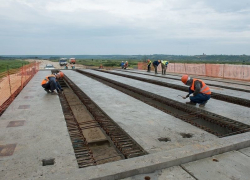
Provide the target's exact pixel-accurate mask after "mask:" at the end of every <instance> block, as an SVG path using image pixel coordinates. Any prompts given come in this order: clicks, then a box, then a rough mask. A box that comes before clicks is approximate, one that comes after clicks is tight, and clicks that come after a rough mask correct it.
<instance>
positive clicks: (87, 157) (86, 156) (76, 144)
mask: <svg viewBox="0 0 250 180" xmlns="http://www.w3.org/2000/svg"><path fill="white" fill-rule="evenodd" d="M59 99H60V102H61V105H62V110H63V114H64V117H65V120H66V123H67V128H68V131H69V135H70V139H71V142H72V145H73V148H74V152H75V156H76V160H77V163H78V167H79V168H84V167H87V166H93V165H96V161H95V159H94V157H93V153H92V151H91V150H90V149H89V147H88V143H87V141H86V139H85V138H84V136H83V133H82V130H81V128H80V126H79V124H78V122H77V121H76V119H75V117H74V115H73V113H72V110H71V108H70V106H69V103H68V102H67V99H66V97H65V95H64V94H63V93H60V94H59Z"/></svg>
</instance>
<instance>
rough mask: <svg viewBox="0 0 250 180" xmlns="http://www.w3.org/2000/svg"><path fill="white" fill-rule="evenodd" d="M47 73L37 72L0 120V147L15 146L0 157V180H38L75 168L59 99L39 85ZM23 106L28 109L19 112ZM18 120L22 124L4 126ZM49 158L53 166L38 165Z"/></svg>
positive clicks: (73, 155)
mask: <svg viewBox="0 0 250 180" xmlns="http://www.w3.org/2000/svg"><path fill="white" fill-rule="evenodd" d="M48 74H50V72H49V71H42V72H38V73H37V74H36V75H35V76H34V78H33V79H32V80H31V81H30V82H29V83H28V85H27V86H26V87H25V88H24V89H23V90H22V92H21V93H20V94H19V95H18V96H17V98H16V99H15V100H14V101H13V102H12V103H11V105H10V106H9V107H8V109H7V110H6V111H5V112H4V114H3V115H2V116H1V117H0V144H1V145H5V144H17V145H16V148H15V151H14V154H13V155H12V156H2V157H0V164H1V165H0V179H3V180H7V179H8V180H11V179H38V178H41V177H44V176H46V174H54V173H61V172H65V171H69V170H70V169H76V168H77V167H78V165H77V162H76V159H75V154H74V151H73V148H72V144H71V141H70V139H69V135H68V131H67V127H66V123H65V120H64V116H63V113H62V108H61V105H60V102H59V98H58V96H55V95H50V94H47V93H46V92H45V91H44V90H43V88H42V87H41V85H40V84H41V81H42V79H43V78H44V77H45V76H47V75H48ZM27 96H29V97H30V98H27ZM23 105H26V106H27V105H28V106H30V108H28V109H19V108H20V107H22V106H23ZM23 107H24V106H23ZM18 120H24V121H25V123H24V125H23V126H19V127H8V128H7V127H6V126H7V125H8V123H9V122H10V121H18ZM49 158H54V159H55V164H54V165H53V166H42V160H43V159H49Z"/></svg>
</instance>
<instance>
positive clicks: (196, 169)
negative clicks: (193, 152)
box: [183, 151, 250, 180]
mask: <svg viewBox="0 0 250 180" xmlns="http://www.w3.org/2000/svg"><path fill="white" fill-rule="evenodd" d="M183 167H185V169H186V170H188V171H189V172H190V173H192V174H193V175H194V176H195V177H196V178H197V179H201V180H211V179H223V180H224V179H225V180H227V179H228V180H236V179H240V180H249V177H250V171H249V169H250V157H248V156H246V155H244V154H242V153H240V152H237V151H234V152H228V153H224V154H221V155H217V156H213V157H211V158H206V159H202V160H198V161H194V162H190V163H187V164H183Z"/></svg>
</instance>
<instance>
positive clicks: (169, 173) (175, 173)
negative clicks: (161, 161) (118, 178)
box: [123, 166, 195, 180]
mask: <svg viewBox="0 0 250 180" xmlns="http://www.w3.org/2000/svg"><path fill="white" fill-rule="evenodd" d="M146 176H148V177H150V180H195V179H194V178H193V177H192V176H191V175H190V174H188V173H187V172H186V171H185V170H183V169H182V168H181V167H180V166H174V167H171V168H167V169H162V170H158V171H155V172H154V173H150V174H140V175H136V176H133V177H129V178H125V179H123V180H144V179H145V177H146Z"/></svg>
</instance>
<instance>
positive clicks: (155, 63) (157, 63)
mask: <svg viewBox="0 0 250 180" xmlns="http://www.w3.org/2000/svg"><path fill="white" fill-rule="evenodd" d="M160 63H161V60H158V61H154V62H153V65H154V68H155V74H158V73H157V67H158V65H159V64H160Z"/></svg>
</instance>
